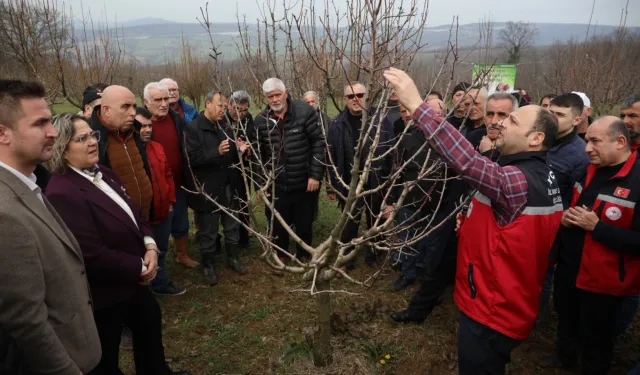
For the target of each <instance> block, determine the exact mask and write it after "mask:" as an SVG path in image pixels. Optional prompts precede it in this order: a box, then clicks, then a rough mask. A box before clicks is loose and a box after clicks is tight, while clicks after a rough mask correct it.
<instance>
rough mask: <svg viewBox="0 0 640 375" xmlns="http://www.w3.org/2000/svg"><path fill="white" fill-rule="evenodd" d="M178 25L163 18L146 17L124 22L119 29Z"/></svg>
mask: <svg viewBox="0 0 640 375" xmlns="http://www.w3.org/2000/svg"><path fill="white" fill-rule="evenodd" d="M172 23H176V22H173V21H169V20H165V19H162V18H153V17H144V18H137V19H135V20H130V21H124V22H120V23H119V25H118V26H119V27H135V26H145V25H166V24H172Z"/></svg>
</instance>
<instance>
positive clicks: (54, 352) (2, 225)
mask: <svg viewBox="0 0 640 375" xmlns="http://www.w3.org/2000/svg"><path fill="white" fill-rule="evenodd" d="M44 95H45V92H44V88H43V87H42V86H41V85H40V84H38V83H31V82H22V81H10V80H0V233H1V234H2V235H1V236H0V265H2V266H1V267H0V329H1V331H0V342H2V343H4V345H7V346H8V347H5V348H0V366H2V367H0V368H1V369H2V371H6V372H9V373H19V374H50V375H54V374H55V375H78V374H82V373H87V372H89V371H91V370H92V369H93V368H94V367H95V366H96V365H97V364H98V362H99V361H100V357H101V355H102V352H101V349H100V339H99V337H98V332H97V330H96V326H95V323H94V319H93V311H92V301H91V296H90V295H89V287H88V284H87V280H86V277H85V270H84V262H83V259H82V253H81V252H80V248H79V246H78V243H77V242H76V240H75V238H74V237H73V235H72V234H71V232H69V230H68V229H67V226H66V225H65V224H64V222H63V221H62V220H61V219H60V217H59V216H58V214H57V213H56V211H55V210H54V209H53V208H52V207H51V205H50V204H49V202H48V201H47V199H46V198H45V197H44V196H43V194H42V192H41V190H40V188H39V187H38V185H37V184H36V177H35V175H34V174H33V172H34V170H35V168H36V166H37V165H38V164H40V163H42V162H45V161H47V160H48V159H49V158H51V156H52V146H53V142H54V140H55V137H57V135H58V133H57V131H56V130H55V128H54V127H53V125H52V123H51V111H50V110H49V107H48V106H47V103H46V101H45V99H44ZM6 353H10V354H9V355H7V356H6V357H2V356H4V355H6ZM11 356H12V357H11ZM2 371H0V372H2ZM2 373H3V374H4V373H5V372H2Z"/></svg>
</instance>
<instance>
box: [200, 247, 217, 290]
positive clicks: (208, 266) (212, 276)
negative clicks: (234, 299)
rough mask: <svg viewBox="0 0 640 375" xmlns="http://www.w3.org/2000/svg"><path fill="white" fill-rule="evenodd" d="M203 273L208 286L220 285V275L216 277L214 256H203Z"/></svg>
mask: <svg viewBox="0 0 640 375" xmlns="http://www.w3.org/2000/svg"><path fill="white" fill-rule="evenodd" d="M202 273H203V275H204V282H205V283H206V284H208V285H216V284H217V283H218V275H216V267H215V260H214V257H213V254H210V253H206V254H202Z"/></svg>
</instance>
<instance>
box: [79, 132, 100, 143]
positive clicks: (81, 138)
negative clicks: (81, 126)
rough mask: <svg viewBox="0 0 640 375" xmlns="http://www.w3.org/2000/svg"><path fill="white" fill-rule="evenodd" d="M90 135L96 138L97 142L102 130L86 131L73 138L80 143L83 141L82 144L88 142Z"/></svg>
mask: <svg viewBox="0 0 640 375" xmlns="http://www.w3.org/2000/svg"><path fill="white" fill-rule="evenodd" d="M89 137H91V138H93V139H95V140H96V141H97V142H100V132H99V131H94V132H91V133H85V134H81V135H79V136H77V137H74V138H73V140H74V141H76V142H78V143H82V144H86V143H87V140H89Z"/></svg>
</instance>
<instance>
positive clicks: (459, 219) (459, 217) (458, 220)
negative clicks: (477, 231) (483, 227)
mask: <svg viewBox="0 0 640 375" xmlns="http://www.w3.org/2000/svg"><path fill="white" fill-rule="evenodd" d="M462 220H463V217H462V214H461V213H459V212H458V213H457V214H456V232H460V227H461V226H462Z"/></svg>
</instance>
